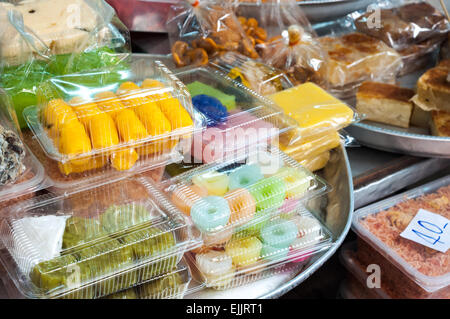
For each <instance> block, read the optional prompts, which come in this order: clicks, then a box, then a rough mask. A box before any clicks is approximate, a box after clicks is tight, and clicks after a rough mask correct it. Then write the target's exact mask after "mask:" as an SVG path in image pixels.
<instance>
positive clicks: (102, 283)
mask: <svg viewBox="0 0 450 319" xmlns="http://www.w3.org/2000/svg"><path fill="white" fill-rule="evenodd" d="M74 254H75V256H76V257H77V260H78V265H79V266H80V267H81V268H83V269H84V268H87V269H89V271H90V275H91V278H90V279H91V280H93V279H98V278H100V277H104V276H108V275H111V274H113V273H115V272H117V271H120V270H122V269H124V268H126V267H128V266H130V265H131V264H132V263H133V250H132V249H131V248H130V247H128V246H124V245H122V244H120V243H119V242H118V241H117V240H110V241H107V242H104V243H101V244H97V245H95V246H93V247H89V248H85V249H82V250H80V251H77V252H76V253H74ZM137 282H138V279H137V276H130V275H127V274H122V275H114V276H112V277H110V278H105V279H100V280H99V281H98V282H97V283H96V284H95V287H96V293H97V295H98V296H104V295H109V294H112V293H115V292H117V291H119V290H122V289H124V288H128V287H130V286H131V285H134V284H136V283H137Z"/></svg>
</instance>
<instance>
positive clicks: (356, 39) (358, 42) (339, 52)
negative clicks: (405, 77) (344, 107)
mask: <svg viewBox="0 0 450 319" xmlns="http://www.w3.org/2000/svg"><path fill="white" fill-rule="evenodd" d="M319 41H320V43H321V45H322V47H323V48H324V49H325V50H326V51H327V52H328V56H329V59H328V66H327V75H328V76H327V79H328V81H329V82H330V85H331V87H333V88H335V89H342V90H343V89H346V88H355V87H357V86H359V85H360V83H362V82H364V81H381V82H389V80H390V81H393V80H394V79H395V76H396V74H397V73H398V71H399V70H400V68H401V67H402V60H401V57H400V55H399V54H398V53H397V52H396V51H395V50H393V49H392V48H390V47H388V46H387V45H386V44H385V43H383V42H382V41H380V40H378V39H375V38H373V37H370V36H367V35H365V34H362V33H350V34H346V35H343V36H341V37H321V38H319Z"/></svg>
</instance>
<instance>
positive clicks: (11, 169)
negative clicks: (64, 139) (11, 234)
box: [0, 89, 44, 218]
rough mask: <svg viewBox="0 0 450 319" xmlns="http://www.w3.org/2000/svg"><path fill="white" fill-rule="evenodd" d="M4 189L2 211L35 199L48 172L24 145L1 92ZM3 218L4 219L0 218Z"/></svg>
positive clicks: (0, 199) (0, 190)
mask: <svg viewBox="0 0 450 319" xmlns="http://www.w3.org/2000/svg"><path fill="white" fill-rule="evenodd" d="M0 131H1V133H0V135H1V144H2V148H1V150H0V152H1V158H2V163H1V165H0V166H1V171H2V174H1V180H2V182H1V185H0V207H7V206H9V205H12V204H13V203H14V202H16V201H19V200H24V199H26V198H30V197H33V196H34V193H35V192H36V191H38V190H40V189H42V188H43V187H44V169H43V167H42V165H41V164H40V163H39V161H38V160H37V159H36V158H35V157H34V156H33V154H32V153H31V152H30V150H29V149H28V148H27V147H26V146H25V145H24V144H23V142H22V135H21V132H20V129H19V128H18V123H17V118H16V115H15V112H14V110H13V109H12V105H11V103H10V99H9V98H8V96H7V95H6V94H5V92H4V91H3V90H1V89H0ZM2 217H3V216H1V215H0V218H2Z"/></svg>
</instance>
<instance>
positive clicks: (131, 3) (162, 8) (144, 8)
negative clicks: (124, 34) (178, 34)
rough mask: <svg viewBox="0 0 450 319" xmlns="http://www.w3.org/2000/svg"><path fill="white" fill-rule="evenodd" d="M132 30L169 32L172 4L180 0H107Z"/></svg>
mask: <svg viewBox="0 0 450 319" xmlns="http://www.w3.org/2000/svg"><path fill="white" fill-rule="evenodd" d="M107 2H108V3H109V4H110V5H111V6H112V7H113V8H114V9H115V10H116V12H117V15H118V16H119V18H120V20H122V22H123V23H125V25H126V26H127V27H128V29H130V31H143V32H167V30H166V21H167V15H168V13H169V9H170V6H171V5H173V4H175V3H177V2H179V0H160V1H152V0H107Z"/></svg>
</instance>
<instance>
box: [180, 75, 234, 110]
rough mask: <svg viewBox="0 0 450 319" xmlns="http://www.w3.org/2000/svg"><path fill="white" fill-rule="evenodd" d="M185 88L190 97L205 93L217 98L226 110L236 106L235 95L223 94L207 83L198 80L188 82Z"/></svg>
mask: <svg viewBox="0 0 450 319" xmlns="http://www.w3.org/2000/svg"><path fill="white" fill-rule="evenodd" d="M187 88H188V90H189V93H191V96H192V97H194V96H197V95H200V94H205V95H209V96H212V97H215V98H216V99H218V100H219V101H220V102H221V103H222V104H223V105H225V107H226V108H227V109H228V111H230V110H233V109H235V108H236V97H235V96H234V95H229V94H225V93H223V92H222V91H220V90H218V89H216V88H213V87H212V86H210V85H207V84H205V83H202V82H199V81H195V82H192V83H190V84H188V85H187Z"/></svg>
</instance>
